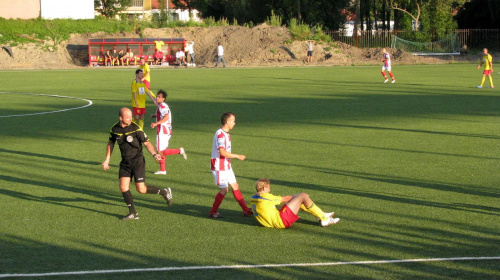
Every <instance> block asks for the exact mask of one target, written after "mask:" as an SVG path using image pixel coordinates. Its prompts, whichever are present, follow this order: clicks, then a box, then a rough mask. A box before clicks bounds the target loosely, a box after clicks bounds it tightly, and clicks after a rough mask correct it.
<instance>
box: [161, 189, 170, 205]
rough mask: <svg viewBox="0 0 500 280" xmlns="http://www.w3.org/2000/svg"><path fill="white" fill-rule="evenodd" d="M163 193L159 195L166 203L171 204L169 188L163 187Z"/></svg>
mask: <svg viewBox="0 0 500 280" xmlns="http://www.w3.org/2000/svg"><path fill="white" fill-rule="evenodd" d="M163 191H164V193H163V194H162V195H161V196H163V199H165V200H166V201H167V205H168V206H170V205H172V190H171V189H170V188H166V189H163Z"/></svg>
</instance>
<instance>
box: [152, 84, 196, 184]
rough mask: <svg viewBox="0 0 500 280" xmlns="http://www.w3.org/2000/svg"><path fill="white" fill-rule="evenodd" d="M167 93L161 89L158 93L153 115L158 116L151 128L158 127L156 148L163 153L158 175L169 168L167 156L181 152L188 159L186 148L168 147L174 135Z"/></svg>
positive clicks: (165, 172) (153, 116)
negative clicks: (156, 106) (166, 101)
mask: <svg viewBox="0 0 500 280" xmlns="http://www.w3.org/2000/svg"><path fill="white" fill-rule="evenodd" d="M165 98H167V93H166V92H165V91H164V90H162V89H160V90H159V91H158V93H157V94H156V103H157V104H158V108H157V109H156V114H153V115H152V116H151V117H152V118H156V122H153V123H151V128H155V127H156V150H158V154H160V155H161V160H160V170H159V171H157V172H155V174H156V175H166V174H167V169H166V168H165V156H169V155H178V154H180V155H181V156H182V157H183V158H184V159H187V155H186V152H185V151H184V148H182V147H181V148H179V149H167V148H168V142H169V141H170V137H172V112H170V108H169V107H168V105H167V103H165Z"/></svg>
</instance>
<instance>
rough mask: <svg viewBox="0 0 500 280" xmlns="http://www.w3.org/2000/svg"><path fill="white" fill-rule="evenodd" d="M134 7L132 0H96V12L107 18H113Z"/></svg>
mask: <svg viewBox="0 0 500 280" xmlns="http://www.w3.org/2000/svg"><path fill="white" fill-rule="evenodd" d="M131 5H132V0H94V7H95V10H96V11H98V12H99V13H101V15H103V16H105V17H106V18H112V17H114V16H116V15H117V14H118V13H119V12H121V11H124V10H126V9H127V8H128V7H130V6H131Z"/></svg>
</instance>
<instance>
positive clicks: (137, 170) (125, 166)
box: [118, 157, 146, 183]
mask: <svg viewBox="0 0 500 280" xmlns="http://www.w3.org/2000/svg"><path fill="white" fill-rule="evenodd" d="M122 177H129V178H131V179H132V177H134V181H135V182H136V183H139V182H144V181H145V178H146V160H145V159H144V157H138V158H136V159H132V160H129V161H125V160H122V162H121V163H120V171H119V172H118V178H122Z"/></svg>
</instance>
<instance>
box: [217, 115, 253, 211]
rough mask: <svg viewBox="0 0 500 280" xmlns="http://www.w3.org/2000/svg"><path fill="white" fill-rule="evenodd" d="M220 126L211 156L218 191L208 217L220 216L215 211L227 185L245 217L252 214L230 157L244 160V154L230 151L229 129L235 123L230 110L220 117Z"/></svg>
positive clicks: (225, 191)
mask: <svg viewBox="0 0 500 280" xmlns="http://www.w3.org/2000/svg"><path fill="white" fill-rule="evenodd" d="M221 124H222V126H221V127H220V128H219V129H218V130H217V131H216V132H215V135H214V139H213V143H212V158H211V162H210V165H211V169H212V176H213V177H214V182H215V184H216V185H218V186H219V192H218V193H217V195H216V196H215V200H214V204H213V206H212V209H211V210H210V213H209V215H208V216H209V217H210V218H215V219H216V218H222V216H221V215H220V214H219V212H217V210H218V209H219V206H220V204H221V203H222V201H223V200H224V197H225V196H226V194H227V192H228V188H229V186H231V189H232V191H233V196H234V198H235V199H236V201H238V204H239V205H240V207H241V210H243V215H245V216H246V217H248V216H251V215H252V214H253V212H252V210H251V209H250V208H248V206H247V204H246V202H245V199H243V195H242V194H241V191H240V188H239V185H238V182H236V177H235V176H234V172H233V169H232V168H231V159H232V158H236V159H239V160H242V161H243V160H245V158H246V156H245V155H239V154H234V153H232V152H231V135H229V131H230V130H231V129H233V127H234V126H235V125H236V116H235V115H234V114H233V113H231V112H226V113H224V114H223V115H222V117H221Z"/></svg>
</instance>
